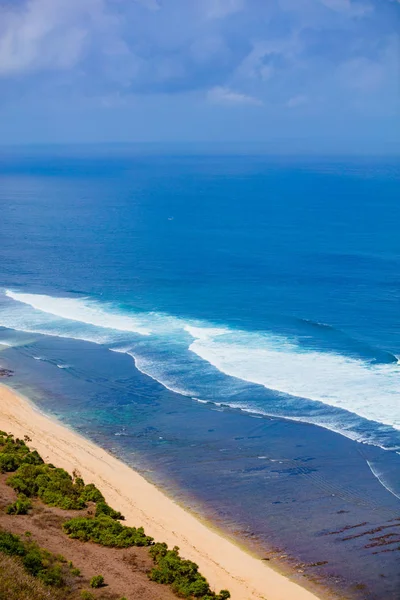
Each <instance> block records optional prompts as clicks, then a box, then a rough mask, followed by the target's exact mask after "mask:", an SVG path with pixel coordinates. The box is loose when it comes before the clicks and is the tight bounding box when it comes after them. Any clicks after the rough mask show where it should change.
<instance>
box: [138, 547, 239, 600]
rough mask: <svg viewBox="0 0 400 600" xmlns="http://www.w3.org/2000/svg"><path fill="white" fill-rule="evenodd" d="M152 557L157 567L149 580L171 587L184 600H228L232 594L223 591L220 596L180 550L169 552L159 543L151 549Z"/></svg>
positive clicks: (150, 574) (194, 564) (152, 571)
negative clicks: (195, 599)
mask: <svg viewBox="0 0 400 600" xmlns="http://www.w3.org/2000/svg"><path fill="white" fill-rule="evenodd" d="M150 555H151V557H152V558H153V560H154V562H155V564H156V566H155V567H154V568H153V569H152V570H151V571H150V573H149V578H150V579H151V580H152V581H156V582H157V583H164V584H169V585H171V587H172V589H173V591H174V592H175V593H176V594H178V595H179V596H181V597H183V598H193V597H195V598H201V599H202V600H227V599H228V598H230V593H229V592H228V591H227V590H222V591H221V592H220V593H219V594H218V595H216V594H215V593H214V592H212V591H211V589H210V586H209V584H208V582H207V580H206V579H205V577H203V575H201V574H200V573H199V568H198V566H197V565H196V563H194V562H192V561H191V560H185V559H183V558H181V557H180V556H179V548H177V547H175V548H173V549H172V550H168V546H167V544H165V543H157V544H154V546H152V548H150Z"/></svg>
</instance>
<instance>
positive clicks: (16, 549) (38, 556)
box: [0, 530, 79, 598]
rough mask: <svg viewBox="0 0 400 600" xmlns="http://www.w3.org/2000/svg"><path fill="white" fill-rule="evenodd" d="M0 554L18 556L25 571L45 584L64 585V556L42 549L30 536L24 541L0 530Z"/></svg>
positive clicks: (52, 585)
mask: <svg viewBox="0 0 400 600" xmlns="http://www.w3.org/2000/svg"><path fill="white" fill-rule="evenodd" d="M1 554H3V555H4V554H7V555H9V556H14V557H16V558H18V560H19V561H20V563H21V565H22V566H23V568H24V569H25V572H26V573H28V574H29V575H31V576H33V577H36V578H37V579H39V580H41V581H42V583H44V584H45V585H47V586H51V587H53V588H61V587H63V586H64V585H65V580H64V575H63V568H64V569H66V568H67V565H66V564H65V563H66V560H65V558H64V557H63V556H60V555H58V556H56V555H54V554H52V553H51V552H48V551H47V550H43V548H40V547H39V546H38V544H36V543H35V542H33V541H31V539H30V537H29V538H28V539H26V540H25V541H24V540H21V538H20V537H19V536H17V535H13V534H12V533H9V532H8V531H1V530H0V556H1ZM76 571H79V569H76ZM73 574H74V573H73ZM78 574H79V573H78ZM0 598H2V597H1V595H0Z"/></svg>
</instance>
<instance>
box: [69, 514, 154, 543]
mask: <svg viewBox="0 0 400 600" xmlns="http://www.w3.org/2000/svg"><path fill="white" fill-rule="evenodd" d="M63 529H64V531H65V533H67V535H69V537H71V538H73V539H77V540H81V541H82V542H95V543H96V544H101V545H102V546H110V547H113V548H129V547H130V546H150V545H151V544H152V543H153V538H151V537H149V536H147V535H145V533H144V530H143V527H138V528H136V527H126V526H125V525H122V524H121V523H119V522H118V521H116V520H115V519H113V518H112V517H109V516H107V515H105V514H100V516H98V517H76V518H74V519H70V520H69V521H67V522H66V523H64V525H63Z"/></svg>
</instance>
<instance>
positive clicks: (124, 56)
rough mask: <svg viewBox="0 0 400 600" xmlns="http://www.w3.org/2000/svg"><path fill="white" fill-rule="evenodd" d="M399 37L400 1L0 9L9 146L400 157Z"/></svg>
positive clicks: (155, 1)
mask: <svg viewBox="0 0 400 600" xmlns="http://www.w3.org/2000/svg"><path fill="white" fill-rule="evenodd" d="M399 32H400V1H399V0H0V143H6V144H8V143H25V142H26V143H32V142H33V143H36V142H44V143H47V142H114V141H115V142H128V141H150V142H153V141H161V142H207V143H210V142H212V143H215V142H229V143H237V144H239V145H240V144H241V143H245V142H246V143H248V142H258V143H262V144H265V145H266V146H268V147H269V148H272V149H273V148H276V149H279V150H282V151H287V152H297V151H304V152H306V151H317V152H320V151H327V152H331V151H334V152H336V151H339V152H342V151H343V152H344V151H346V152H359V151H362V152H377V153H381V152H386V151H387V152H393V151H398V150H399V149H400V142H399V140H400V135H399V133H400V129H399V113H400V49H399ZM396 144H397V145H396Z"/></svg>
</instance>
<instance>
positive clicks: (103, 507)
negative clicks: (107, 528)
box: [95, 502, 125, 521]
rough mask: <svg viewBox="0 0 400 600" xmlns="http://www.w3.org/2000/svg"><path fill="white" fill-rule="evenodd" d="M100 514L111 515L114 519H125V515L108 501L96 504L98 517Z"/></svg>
mask: <svg viewBox="0 0 400 600" xmlns="http://www.w3.org/2000/svg"><path fill="white" fill-rule="evenodd" d="M100 515H107V517H111V518H112V519H116V520H119V521H124V520H125V517H124V516H122V515H121V513H120V512H119V511H116V510H114V509H113V508H111V506H108V504H107V503H106V502H98V503H97V504H96V514H95V516H96V517H99V516H100Z"/></svg>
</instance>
